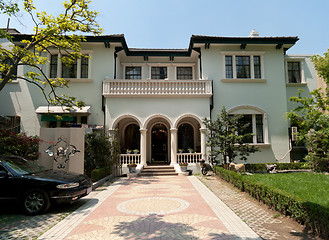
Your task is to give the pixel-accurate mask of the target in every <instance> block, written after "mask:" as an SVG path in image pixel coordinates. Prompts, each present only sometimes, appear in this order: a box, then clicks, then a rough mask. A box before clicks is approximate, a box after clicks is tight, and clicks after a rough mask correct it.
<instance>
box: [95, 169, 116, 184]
mask: <svg viewBox="0 0 329 240" xmlns="http://www.w3.org/2000/svg"><path fill="white" fill-rule="evenodd" d="M111 173H112V171H111V167H102V168H97V169H94V170H93V171H92V172H91V180H92V181H94V182H95V181H98V180H100V179H102V178H104V177H106V176H108V175H110V174H111Z"/></svg>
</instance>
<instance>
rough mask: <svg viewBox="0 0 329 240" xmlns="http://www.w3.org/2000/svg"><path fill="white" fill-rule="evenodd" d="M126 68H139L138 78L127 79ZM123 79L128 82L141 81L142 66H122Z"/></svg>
mask: <svg viewBox="0 0 329 240" xmlns="http://www.w3.org/2000/svg"><path fill="white" fill-rule="evenodd" d="M127 68H140V78H127ZM124 79H128V80H140V79H143V67H142V66H137V65H136V66H133V65H127V66H124Z"/></svg>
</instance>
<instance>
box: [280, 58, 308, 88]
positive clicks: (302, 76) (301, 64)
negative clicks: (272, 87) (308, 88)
mask: <svg viewBox="0 0 329 240" xmlns="http://www.w3.org/2000/svg"><path fill="white" fill-rule="evenodd" d="M289 62H298V63H299V71H300V82H299V83H298V82H297V83H293V82H289V74H288V63H289ZM304 62H305V58H304V57H294V56H286V57H285V74H286V84H287V85H288V86H304V85H306V84H307V82H306V78H305V72H304V71H305V70H304V69H305V66H304Z"/></svg>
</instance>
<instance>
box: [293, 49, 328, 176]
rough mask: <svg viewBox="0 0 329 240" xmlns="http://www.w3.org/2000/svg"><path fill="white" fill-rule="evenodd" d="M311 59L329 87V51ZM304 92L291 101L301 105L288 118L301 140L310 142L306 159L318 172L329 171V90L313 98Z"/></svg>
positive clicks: (322, 90)
mask: <svg viewBox="0 0 329 240" xmlns="http://www.w3.org/2000/svg"><path fill="white" fill-rule="evenodd" d="M311 60H312V62H313V63H314V67H315V69H316V70H317V73H318V75H319V76H320V77H322V79H323V80H324V81H325V83H326V84H327V86H328V83H329V50H328V52H326V53H325V54H324V56H320V55H315V56H313V57H312V58H311ZM302 92H303V91H302V90H300V91H299V93H298V96H297V97H291V98H290V101H292V102H293V103H295V104H297V106H296V107H295V108H294V109H293V110H291V111H290V112H289V113H288V114H287V116H288V118H289V119H290V122H291V125H295V126H297V127H298V134H297V141H298V142H304V143H306V146H307V149H308V156H307V157H306V160H309V161H310V162H311V163H312V165H313V169H314V170H316V171H329V139H328V136H329V89H328V87H326V88H325V89H321V88H319V89H315V90H314V91H312V92H310V95H309V96H302Z"/></svg>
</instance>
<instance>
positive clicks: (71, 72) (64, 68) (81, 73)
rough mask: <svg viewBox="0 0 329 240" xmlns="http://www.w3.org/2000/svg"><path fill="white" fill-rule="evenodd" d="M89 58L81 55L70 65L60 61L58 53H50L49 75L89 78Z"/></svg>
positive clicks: (52, 76)
mask: <svg viewBox="0 0 329 240" xmlns="http://www.w3.org/2000/svg"><path fill="white" fill-rule="evenodd" d="M86 56H88V55H86ZM89 60H90V58H88V57H83V58H81V59H77V60H76V61H75V62H74V63H72V64H70V65H65V64H64V63H63V62H62V61H61V58H60V55H59V54H52V55H50V71H49V77H50V78H56V77H62V78H89ZM59 67H60V68H59ZM58 70H60V71H58Z"/></svg>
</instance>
